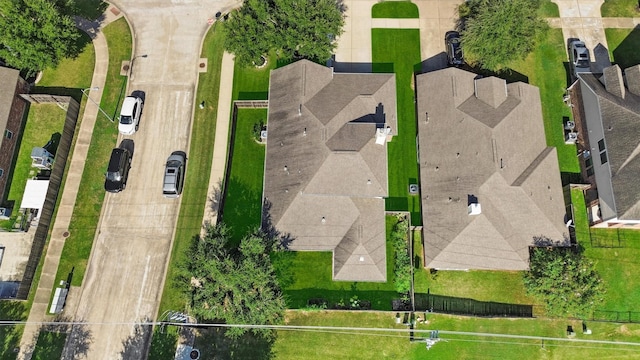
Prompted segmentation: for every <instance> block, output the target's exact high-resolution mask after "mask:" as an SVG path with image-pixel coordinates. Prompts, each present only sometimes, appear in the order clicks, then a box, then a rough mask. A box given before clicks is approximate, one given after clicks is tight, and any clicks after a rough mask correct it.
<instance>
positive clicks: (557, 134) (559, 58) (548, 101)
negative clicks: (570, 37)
mask: <svg viewBox="0 0 640 360" xmlns="http://www.w3.org/2000/svg"><path fill="white" fill-rule="evenodd" d="M566 63H567V55H566V52H565V45H564V40H563V37H562V31H561V30H560V29H550V30H549V32H548V34H547V37H546V39H545V40H544V41H542V42H541V43H540V44H539V45H538V46H537V47H536V49H535V50H534V51H533V52H532V53H531V54H529V56H527V58H526V59H524V60H522V61H517V62H514V63H513V64H511V66H510V68H511V69H513V70H515V71H517V72H519V73H521V74H524V75H525V76H526V77H528V80H529V83H530V84H532V85H535V86H537V87H539V88H540V100H541V101H542V117H543V119H544V130H545V136H546V138H547V144H548V145H549V146H555V147H556V149H557V150H558V162H559V165H560V171H561V172H568V173H579V172H580V164H579V163H578V158H577V157H576V147H575V145H565V143H564V130H563V117H570V116H571V110H570V109H569V107H567V106H566V105H565V104H564V103H563V101H562V97H563V95H564V94H565V92H566V88H567V87H568V86H569V85H570V84H568V80H567V70H566V67H565V66H564V64H566Z"/></svg>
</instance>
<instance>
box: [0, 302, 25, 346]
mask: <svg viewBox="0 0 640 360" xmlns="http://www.w3.org/2000/svg"><path fill="white" fill-rule="evenodd" d="M25 311H26V309H25V303H24V302H21V301H12V300H2V301H0V320H24V319H25V315H26V314H25ZM21 335H22V326H10V325H6V326H0V359H15V358H16V356H17V354H16V353H15V352H14V349H16V348H17V347H18V346H19V345H20V336H21Z"/></svg>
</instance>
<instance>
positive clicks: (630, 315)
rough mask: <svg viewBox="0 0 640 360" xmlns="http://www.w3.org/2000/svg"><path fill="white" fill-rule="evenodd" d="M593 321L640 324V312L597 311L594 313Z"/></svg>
mask: <svg viewBox="0 0 640 360" xmlns="http://www.w3.org/2000/svg"><path fill="white" fill-rule="evenodd" d="M591 320H592V321H608V322H617V323H640V312H637V311H608V310H596V311H594V312H593V316H592V317H591Z"/></svg>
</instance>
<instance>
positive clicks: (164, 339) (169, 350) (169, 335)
mask: <svg viewBox="0 0 640 360" xmlns="http://www.w3.org/2000/svg"><path fill="white" fill-rule="evenodd" d="M177 343H178V331H177V329H176V328H175V327H173V326H171V327H165V328H164V329H161V327H159V326H158V327H156V328H155V330H154V332H153V337H152V338H151V348H150V350H149V359H173V356H174V354H175V352H176V346H177Z"/></svg>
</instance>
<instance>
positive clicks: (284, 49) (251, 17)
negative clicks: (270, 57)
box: [225, 0, 344, 64]
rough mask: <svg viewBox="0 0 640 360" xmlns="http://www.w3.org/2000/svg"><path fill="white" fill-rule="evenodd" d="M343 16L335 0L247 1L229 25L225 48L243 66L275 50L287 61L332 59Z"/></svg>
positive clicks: (227, 25) (236, 11) (340, 31)
mask: <svg viewBox="0 0 640 360" xmlns="http://www.w3.org/2000/svg"><path fill="white" fill-rule="evenodd" d="M343 26H344V16H343V14H342V9H341V7H340V4H339V2H337V1H336V0H245V1H244V4H243V5H242V7H241V8H240V9H238V10H235V11H233V12H232V13H231V14H230V16H229V20H228V22H227V24H226V27H225V28H226V29H227V41H226V49H227V50H228V51H229V52H231V53H233V54H234V55H235V56H236V60H237V61H238V62H240V63H242V64H251V63H257V62H258V61H259V60H260V56H262V55H266V54H267V53H268V52H269V51H270V50H276V51H277V52H278V54H279V56H281V58H283V59H285V60H289V59H294V58H306V59H310V60H314V61H324V60H327V59H329V57H330V56H331V53H332V52H333V50H334V49H335V46H336V44H335V41H334V39H335V38H336V37H337V36H339V35H340V34H342V27H343Z"/></svg>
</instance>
